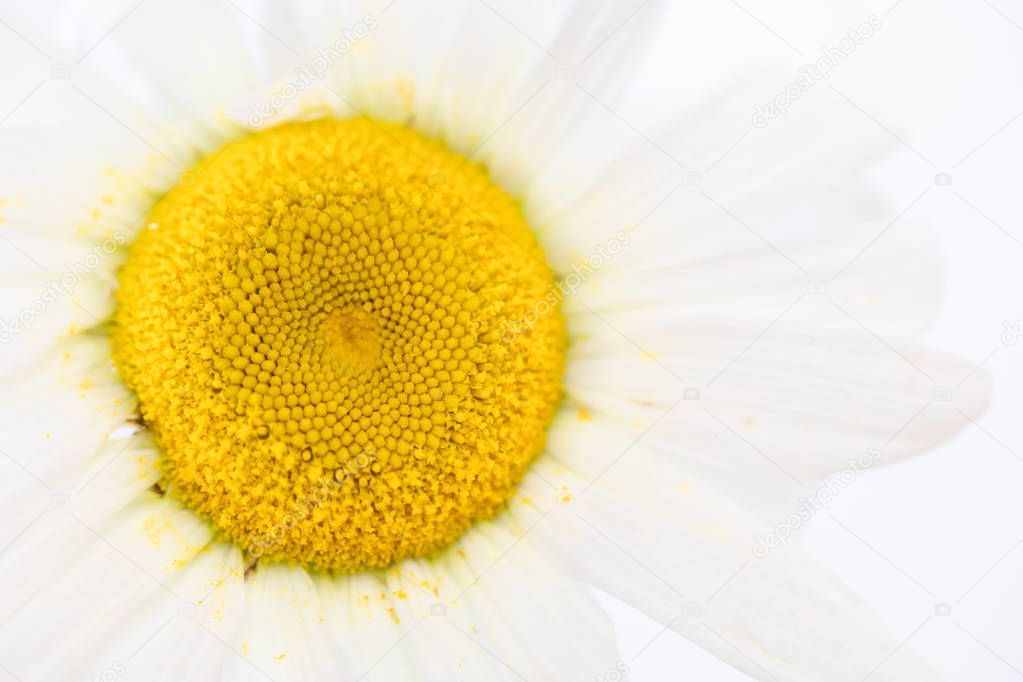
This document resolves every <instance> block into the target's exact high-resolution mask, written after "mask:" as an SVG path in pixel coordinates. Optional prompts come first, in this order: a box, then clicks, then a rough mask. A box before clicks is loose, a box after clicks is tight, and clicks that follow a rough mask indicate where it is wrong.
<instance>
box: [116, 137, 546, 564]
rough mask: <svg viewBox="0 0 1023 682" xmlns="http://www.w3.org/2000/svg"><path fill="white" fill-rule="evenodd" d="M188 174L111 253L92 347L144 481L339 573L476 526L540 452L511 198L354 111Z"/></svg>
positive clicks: (526, 254)
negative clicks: (160, 479)
mask: <svg viewBox="0 0 1023 682" xmlns="http://www.w3.org/2000/svg"><path fill="white" fill-rule="evenodd" d="M438 172H441V173H443V174H444V177H445V182H444V183H441V184H438V183H436V182H433V183H431V178H432V177H435V176H436V174H437V173H438ZM191 177H192V178H193V181H192V182H190V183H188V184H180V185H178V186H176V187H175V188H174V189H172V190H171V191H170V192H168V193H167V195H166V196H165V197H164V198H163V199H161V200H160V201H159V202H158V203H157V205H156V206H155V207H154V208H153V210H152V212H151V214H150V215H149V217H148V219H147V220H146V221H145V224H158V225H159V226H160V227H159V229H157V230H142V231H141V232H140V234H139V236H138V237H137V239H136V241H135V242H134V243H133V244H132V245H131V247H130V251H129V254H128V258H127V261H126V263H125V265H124V266H123V267H122V269H121V271H120V274H119V284H120V286H119V288H118V291H117V308H116V312H115V315H114V324H113V332H112V336H113V344H114V361H115V364H116V365H117V367H118V370H119V371H120V373H121V375H122V377H123V378H124V380H125V381H126V383H127V384H128V385H129V387H130V388H132V389H133V390H134V391H135V392H136V393H137V394H138V397H139V402H140V405H141V411H142V417H143V419H144V421H145V422H146V424H147V425H148V426H149V427H150V428H151V429H152V431H153V435H154V437H155V439H156V441H157V443H158V445H159V446H160V450H161V458H160V468H161V471H162V474H163V476H164V478H165V479H166V483H165V484H163V485H162V488H163V489H165V490H168V494H170V495H173V496H175V497H177V498H179V499H180V500H182V501H183V502H184V503H185V504H186V505H188V506H189V507H191V508H192V509H193V510H195V511H196V512H198V513H199V514H200V515H202V516H204V517H205V518H207V519H208V520H209V521H210V522H211V523H212V524H213V526H214V527H215V528H216V529H217V530H218V531H219V532H220V533H221V534H222V535H224V536H225V537H227V538H228V539H230V540H232V541H234V542H235V543H237V544H238V545H239V546H241V547H242V548H244V549H245V550H246V551H247V552H248V553H249V554H250V556H255V557H257V558H261V559H266V560H288V561H296V562H300V563H302V564H305V565H309V566H312V567H314V568H320V569H337V570H346V571H351V570H359V569H363V568H375V567H384V566H387V565H390V564H392V563H394V562H395V561H398V560H401V559H403V558H405V557H410V556H422V555H428V554H431V553H433V552H435V551H437V550H439V549H440V548H442V547H444V546H446V545H448V544H450V543H451V542H452V541H454V540H455V539H456V538H458V536H459V535H461V534H462V533H463V532H464V531H465V530H466V529H467V528H468V527H469V526H470V525H471V524H472V523H474V522H475V521H477V520H479V519H483V518H487V517H489V516H492V515H493V514H494V513H496V512H497V511H498V510H499V509H500V508H501V506H502V505H503V504H504V503H505V502H506V500H507V499H508V498H509V496H510V495H511V494H512V492H513V491H514V488H515V486H516V484H517V483H518V481H519V480H520V479H521V477H522V476H523V474H524V473H525V471H526V469H527V467H528V466H529V464H530V461H531V460H532V459H533V458H534V457H535V456H536V455H537V454H538V453H539V452H540V451H541V450H542V449H543V447H544V443H545V438H546V428H547V425H548V423H549V422H550V419H551V417H552V416H553V414H554V410H555V409H556V406H557V403H558V400H559V398H560V395H561V388H560V386H561V373H562V369H563V365H564V349H565V343H566V337H565V331H564V323H563V320H562V318H561V315H560V313H559V312H558V311H557V310H553V311H552V312H550V313H549V314H545V315H540V316H538V315H536V304H537V302H539V301H542V300H544V299H545V295H546V293H547V292H548V291H549V290H550V289H551V288H552V287H553V286H554V277H553V274H552V272H551V270H550V268H549V267H548V266H547V265H546V261H545V260H544V256H543V252H542V250H541V248H540V246H539V245H538V243H537V241H536V239H535V237H534V236H533V234H532V232H531V230H530V228H529V226H528V224H527V223H526V221H525V219H524V218H523V216H522V213H521V210H520V208H519V206H518V204H517V203H516V201H515V200H513V199H512V198H511V197H509V196H508V195H507V194H506V193H504V192H503V191H502V190H501V189H500V188H498V187H497V186H496V185H494V183H493V182H492V181H491V180H490V178H489V177H488V175H487V173H486V171H485V170H484V169H483V168H482V167H481V166H479V165H477V164H474V163H469V162H467V161H466V160H465V159H464V158H463V157H461V156H459V155H457V154H455V153H454V152H452V151H450V150H448V149H447V148H446V147H445V146H444V145H443V144H441V143H439V142H436V141H432V140H429V139H427V138H425V137H423V136H421V135H420V134H418V133H416V132H414V131H411V130H409V129H407V128H404V127H401V126H397V125H391V124H386V123H382V122H377V121H373V120H370V119H365V118H357V119H349V120H337V119H322V120H317V121H306V122H299V123H291V124H287V125H283V126H280V127H277V128H273V129H270V130H266V131H263V132H259V133H254V134H251V135H247V136H245V137H242V138H240V139H238V140H236V141H235V142H232V143H230V144H229V145H228V146H227V147H225V148H224V149H222V150H220V151H219V152H217V153H216V154H213V155H211V156H210V157H209V158H208V159H206V160H204V161H202V162H200V163H199V164H198V165H197V166H196V168H194V169H193V170H192V172H191ZM523 319H530V320H532V321H533V322H532V324H530V325H528V326H524V325H522V324H520V321H521V320H523ZM525 327H528V328H525ZM524 328H525V330H524V331H520V333H516V334H506V333H505V332H506V330H507V329H516V330H517V331H518V330H523V329H524ZM154 530H155V529H154Z"/></svg>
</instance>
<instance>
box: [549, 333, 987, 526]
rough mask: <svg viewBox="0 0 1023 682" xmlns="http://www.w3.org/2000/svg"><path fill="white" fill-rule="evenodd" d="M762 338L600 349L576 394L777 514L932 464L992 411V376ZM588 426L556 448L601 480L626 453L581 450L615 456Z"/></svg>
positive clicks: (876, 350)
mask: <svg viewBox="0 0 1023 682" xmlns="http://www.w3.org/2000/svg"><path fill="white" fill-rule="evenodd" d="M760 333H761V332H760V331H759V330H755V329H742V328H737V327H729V326H714V325H707V324H704V325H702V326H698V325H696V324H694V325H693V326H691V327H688V328H686V329H679V330H678V331H676V332H675V333H673V334H669V333H665V334H664V335H662V336H661V337H660V339H659V340H658V341H653V338H654V337H651V342H652V344H653V345H651V346H650V347H651V348H659V349H663V350H661V351H660V352H656V351H655V353H656V354H655V355H654V356H652V357H654V358H655V360H651V359H650V358H651V356H648V355H645V354H644V353H643V352H641V351H639V350H637V349H636V348H635V347H633V346H631V344H629V343H628V342H626V341H624V340H621V339H619V340H618V341H615V342H614V343H613V344H612V345H614V346H615V347H616V348H617V350H616V351H615V352H614V353H611V354H608V355H605V354H603V353H598V352H596V350H595V349H596V344H594V345H593V346H591V347H590V348H589V350H593V351H594V352H593V353H587V343H585V342H584V343H582V344H580V347H579V348H578V349H577V350H578V352H579V353H580V355H582V354H583V353H587V354H586V356H585V357H583V358H580V359H579V360H578V361H576V362H573V363H572V364H571V365H570V367H569V369H568V371H567V374H566V390H567V392H568V394H569V395H570V396H571V397H572V398H574V400H575V402H576V404H577V405H579V406H582V407H584V408H586V409H587V410H589V411H590V412H591V413H593V414H597V415H603V416H604V417H606V419H607V420H609V421H611V422H616V423H617V424H618V425H619V426H620V429H621V431H622V432H623V434H631V435H623V436H622V437H621V438H626V439H627V438H635V437H638V436H639V435H641V434H643V433H644V432H645V431H646V430H648V429H649V433H647V434H646V435H645V437H644V443H645V444H647V445H649V446H650V447H652V448H656V449H657V451H659V452H660V453H662V456H664V457H666V458H668V459H670V460H673V461H677V462H680V463H684V464H685V465H686V466H687V467H689V468H690V470H692V471H693V472H694V473H697V474H699V475H701V476H706V477H709V478H712V479H714V480H716V481H719V482H720V484H721V485H725V486H728V488H727V489H728V490H729V491H735V492H736V493H739V492H741V493H742V494H743V495H744V497H745V499H748V500H749V501H750V504H751V505H757V508H758V509H760V510H762V511H771V513H776V511H777V508H776V507H775V506H774V505H776V504H778V503H782V504H791V503H792V502H793V501H794V500H795V498H796V497H798V495H799V494H801V493H806V492H808V490H807V487H820V486H821V484H822V481H821V479H822V478H823V477H824V476H825V475H826V474H831V473H835V472H838V471H839V470H849V469H851V470H853V471H857V472H859V471H862V470H863V469H865V468H870V467H872V466H874V465H877V464H885V463H891V462H895V461H898V460H900V459H902V458H905V457H908V456H911V455H915V454H919V453H921V452H925V451H926V450H928V449H929V448H931V447H933V446H935V445H936V444H938V443H940V442H942V441H943V440H945V439H948V438H950V437H951V436H953V435H954V434H955V433H956V432H957V431H959V430H960V429H961V428H963V426H965V425H966V424H968V423H969V421H968V420H969V419H972V418H975V417H976V416H978V415H979V414H980V413H981V412H982V411H983V410H984V409H985V407H986V406H987V404H988V401H989V399H990V394H991V386H990V377H989V375H988V374H987V373H986V372H985V371H984V370H983V369H977V368H976V367H973V366H970V365H969V364H968V363H965V362H962V361H960V360H958V359H955V358H952V357H949V356H947V355H945V354H942V353H938V352H934V351H925V350H919V349H905V348H899V347H896V346H892V345H887V342H883V341H880V340H878V339H877V338H874V337H872V336H871V335H869V334H867V333H866V332H863V331H862V330H861V331H860V334H859V336H849V335H847V334H834V333H828V334H825V333H821V334H815V335H810V334H807V333H805V332H798V331H792V330H788V329H779V328H777V327H776V328H774V329H772V330H771V331H770V332H769V333H766V334H763V335H762V336H759V338H758V334H760ZM638 338H642V337H638ZM754 340H755V342H753V343H752V345H750V344H751V341H754ZM640 343H643V342H642V341H641V342H640ZM644 345H645V344H644ZM586 417H587V415H586V414H585V413H583V415H582V416H580V414H578V413H573V412H571V411H568V410H566V412H565V413H564V414H563V415H562V417H560V419H562V420H564V423H565V431H564V432H563V433H564V434H565V435H564V436H563V435H562V432H561V431H560V430H558V429H555V430H554V431H553V432H552V435H551V446H550V447H551V449H552V450H553V451H554V452H556V453H557V454H558V455H559V456H565V457H568V458H569V461H571V462H572V463H573V464H575V465H577V466H581V467H585V470H586V471H587V472H596V471H599V470H600V469H601V467H603V466H605V465H606V463H607V462H608V461H610V460H611V459H612V458H613V457H615V456H616V455H617V453H618V452H620V451H621V450H620V449H618V450H614V449H611V450H610V451H608V450H607V449H601V448H597V447H592V448H586V447H578V446H577V445H575V444H574V443H573V442H572V438H573V437H578V436H576V434H578V433H589V432H595V434H597V435H594V436H592V437H591V438H592V441H591V442H594V443H597V442H601V441H603V442H607V441H606V440H604V439H606V438H607V436H606V435H605V434H604V433H602V432H601V429H604V430H606V427H604V426H602V425H599V424H598V423H597V422H599V420H593V421H592V422H588V421H586ZM567 434H572V435H571V436H569V435H567ZM864 456H869V461H866V463H865V464H864V463H863V462H864Z"/></svg>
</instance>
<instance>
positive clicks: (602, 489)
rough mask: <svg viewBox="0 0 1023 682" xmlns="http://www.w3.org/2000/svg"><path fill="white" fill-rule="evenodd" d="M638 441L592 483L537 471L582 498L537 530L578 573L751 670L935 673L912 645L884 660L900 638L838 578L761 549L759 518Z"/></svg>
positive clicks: (791, 675)
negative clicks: (663, 461) (626, 455)
mask: <svg viewBox="0 0 1023 682" xmlns="http://www.w3.org/2000/svg"><path fill="white" fill-rule="evenodd" d="M641 450H642V448H641V446H637V447H636V448H635V449H634V450H633V451H632V452H630V453H629V460H628V461H627V462H622V463H621V464H619V465H618V466H616V467H615V468H614V469H613V470H611V471H609V472H608V473H607V474H605V475H604V476H603V477H601V478H600V480H599V481H597V482H595V483H593V484H592V485H591V484H590V483H589V482H588V481H587V479H583V478H576V477H574V476H572V475H571V474H570V473H568V472H566V471H565V470H564V469H559V467H558V466H557V463H556V462H553V463H550V464H549V465H545V466H544V467H542V468H541V471H540V475H542V476H543V477H544V478H545V479H547V480H548V481H549V482H553V483H555V484H565V485H568V486H569V488H570V489H571V490H572V493H573V495H574V503H573V506H572V508H571V509H559V510H557V511H556V512H552V515H551V523H550V524H542V525H539V526H537V528H536V530H535V531H534V534H535V535H536V536H537V537H538V538H540V539H541V540H542V541H543V542H544V543H545V544H546V548H547V551H549V552H553V553H556V554H557V555H558V556H559V557H560V558H561V560H562V561H564V562H565V564H566V566H567V567H568V568H569V569H570V570H571V571H573V572H574V574H575V575H578V576H580V577H581V578H583V579H586V580H589V581H592V583H593V584H594V585H596V586H598V587H600V588H601V589H603V590H606V591H607V592H609V593H610V594H612V595H614V596H616V597H618V598H619V599H622V600H623V601H626V602H628V603H630V604H632V605H634V606H636V607H637V608H639V609H641V610H643V611H644V612H646V613H647V614H648V615H650V616H651V617H652V618H654V619H656V620H658V621H659V622H661V623H662V624H664V625H666V626H668V627H671V628H672V629H673V630H675V631H676V632H678V633H679V634H681V635H683V636H685V637H687V638H689V639H691V640H693V641H694V642H696V643H698V644H699V645H701V646H703V647H704V648H706V649H707V650H708V651H710V652H711V653H713V654H714V655H716V656H718V657H720V658H721V659H723V660H725V661H726V662H728V663H730V664H732V665H734V666H735V667H736V668H738V669H740V670H742V671H744V672H746V673H747V674H749V675H751V676H752V677H754V678H755V679H760V680H780V681H784V682H810V681H817V680H836V681H838V680H850V681H852V680H856V681H859V680H862V679H863V678H864V676H865V675H867V674H868V673H870V672H871V671H872V670H873V669H874V668H875V667H877V666H880V667H879V668H878V669H877V670H876V671H875V672H874V674H873V677H872V679H875V678H876V679H878V680H905V679H913V680H934V679H937V678H936V677H935V674H934V673H933V671H931V669H930V668H929V667H928V666H927V665H926V664H923V663H921V662H919V661H917V660H916V659H914V658H913V657H912V655H911V654H910V653H908V652H906V651H902V652H900V654H899V655H898V656H896V657H893V658H892V659H891V660H889V661H887V662H885V660H886V658H887V657H888V656H889V655H890V654H891V653H892V652H893V651H894V650H895V649H896V648H897V646H898V644H899V642H898V641H897V640H896V639H894V638H893V637H891V636H890V635H888V634H886V632H885V628H884V626H883V624H882V623H881V622H880V621H879V619H878V618H877V617H876V616H874V615H873V614H872V613H871V611H870V610H869V609H868V608H867V607H865V606H864V605H863V604H862V603H860V602H859V600H858V599H857V598H856V597H855V595H853V594H852V593H851V592H850V591H849V590H848V589H847V588H846V587H845V586H844V585H842V584H841V582H840V581H839V580H838V579H837V578H835V577H833V576H831V575H830V574H829V573H828V572H827V571H825V570H823V569H822V568H820V567H819V566H818V565H816V564H815V563H814V562H813V560H812V559H810V558H809V557H807V556H806V555H805V554H803V553H801V552H800V551H799V550H796V549H795V548H793V547H787V548H783V549H778V550H774V551H773V552H771V553H769V554H768V555H767V556H766V558H757V556H755V555H754V546H755V542H756V540H755V538H756V537H757V533H766V532H767V530H766V529H765V528H764V527H763V526H762V525H761V524H760V523H759V522H757V521H755V520H754V519H753V518H751V517H750V516H748V515H747V514H746V513H745V512H743V511H742V510H741V509H739V508H737V507H736V506H734V505H733V504H732V503H730V502H729V501H727V500H726V499H724V498H723V497H721V496H720V495H719V494H718V493H717V492H716V491H715V490H714V489H713V488H712V487H711V486H710V485H709V484H706V483H705V482H703V481H701V480H698V479H694V478H692V477H689V476H683V475H681V474H679V473H678V469H676V468H672V467H667V466H662V465H659V464H658V462H659V460H658V458H657V457H655V456H647V455H644V454H643V453H642V452H641ZM544 485H546V484H544V483H535V482H534V486H535V487H536V488H537V489H540V488H541V487H542V486H544ZM882 663H884V665H881V664H882Z"/></svg>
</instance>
